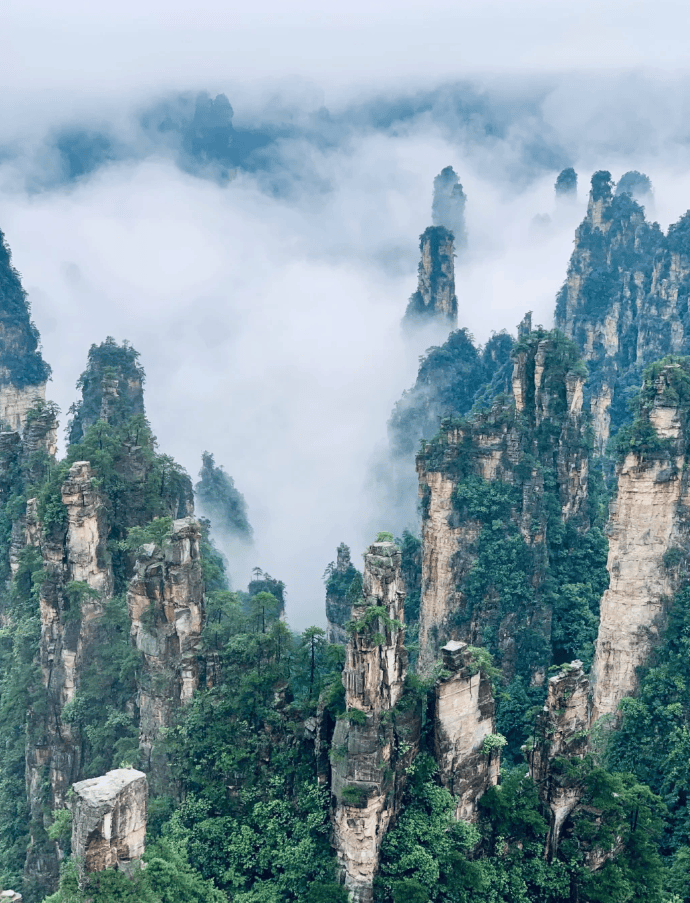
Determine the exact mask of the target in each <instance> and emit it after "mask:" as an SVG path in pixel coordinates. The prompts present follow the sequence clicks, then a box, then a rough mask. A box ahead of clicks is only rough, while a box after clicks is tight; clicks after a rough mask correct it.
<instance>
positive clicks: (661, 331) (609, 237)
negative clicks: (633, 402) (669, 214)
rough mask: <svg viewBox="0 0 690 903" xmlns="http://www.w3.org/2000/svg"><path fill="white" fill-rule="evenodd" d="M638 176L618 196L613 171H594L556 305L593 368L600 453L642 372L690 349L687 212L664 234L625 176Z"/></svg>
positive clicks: (561, 323)
mask: <svg viewBox="0 0 690 903" xmlns="http://www.w3.org/2000/svg"><path fill="white" fill-rule="evenodd" d="M635 175H640V174H635V173H626V176H625V177H623V178H622V179H621V182H620V183H619V187H620V186H621V185H622V186H623V189H624V190H622V191H621V192H620V193H617V194H615V195H614V193H613V185H612V183H611V178H610V175H609V173H607V172H598V173H595V175H594V177H593V178H592V190H591V193H590V199H589V206H588V208H587V215H586V217H585V219H584V221H583V222H582V224H581V225H580V226H579V228H578V230H577V232H576V236H575V249H574V251H573V254H572V257H571V260H570V264H569V267H568V275H567V279H566V282H565V284H564V286H563V288H562V289H561V291H560V293H559V296H558V299H557V306H556V326H557V327H558V328H559V329H562V330H563V332H565V334H566V335H567V336H569V337H570V338H571V339H573V341H574V342H576V344H577V345H578V347H579V349H580V352H581V353H582V356H583V358H584V359H585V361H586V362H587V365H588V368H589V371H590V380H589V382H588V385H587V397H586V399H585V401H586V405H587V406H591V410H592V414H593V426H594V429H595V434H596V442H597V445H598V448H599V449H600V450H603V448H604V447H605V445H606V442H607V441H608V438H609V435H610V434H611V432H612V431H615V430H617V429H618V428H619V427H620V426H621V425H622V423H623V422H624V421H625V419H626V417H627V402H628V401H629V400H630V398H631V397H632V395H633V394H634V393H635V392H636V391H637V389H638V387H639V384H640V381H641V374H642V369H643V368H644V367H645V366H646V365H647V364H649V363H651V362H652V361H654V360H658V359H659V358H661V357H663V356H664V355H665V354H669V353H673V354H687V353H688V351H690V331H689V329H690V313H689V308H688V298H689V297H690V216H689V215H688V214H685V215H684V216H683V217H682V218H681V219H680V220H679V222H678V223H676V224H675V225H672V226H671V227H670V228H669V230H668V233H667V234H666V235H664V234H663V232H662V231H661V230H660V229H659V226H658V225H657V224H656V223H649V222H648V221H647V220H646V218H645V212H644V209H643V207H642V206H640V204H639V203H638V202H637V201H636V200H635V199H634V197H637V198H639V199H641V200H646V201H647V202H648V199H649V196H650V194H649V192H647V193H646V194H644V193H643V194H641V193H640V191H641V189H640V190H638V189H639V186H641V185H642V184H643V183H642V182H640V181H639V180H636V181H635V184H634V185H633V184H632V183H631V184H628V182H630V180H629V179H628V182H626V181H625V179H626V177H628V176H635ZM642 179H646V177H642ZM646 181H647V183H648V181H649V180H646ZM626 186H627V187H626ZM636 186H637V187H636ZM649 191H651V188H650V189H649Z"/></svg>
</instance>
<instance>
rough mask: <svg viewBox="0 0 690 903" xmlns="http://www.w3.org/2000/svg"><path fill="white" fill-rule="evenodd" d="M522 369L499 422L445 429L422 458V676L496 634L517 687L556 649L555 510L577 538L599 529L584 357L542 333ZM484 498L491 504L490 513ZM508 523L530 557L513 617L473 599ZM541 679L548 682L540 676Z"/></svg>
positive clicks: (488, 597) (534, 336)
mask: <svg viewBox="0 0 690 903" xmlns="http://www.w3.org/2000/svg"><path fill="white" fill-rule="evenodd" d="M513 361H514V366H513V374H512V385H511V392H510V395H509V396H499V397H498V398H497V399H496V401H495V402H494V405H493V407H492V409H491V410H490V411H477V412H475V413H474V414H473V415H472V416H471V417H470V418H468V419H466V420H460V421H451V420H447V421H444V422H442V428H441V432H440V434H439V436H438V437H437V438H436V439H434V440H433V441H432V442H430V443H428V444H426V445H425V446H423V449H422V452H421V453H420V455H419V456H418V458H417V472H418V475H419V494H420V497H421V500H422V546H423V562H422V602H421V609H420V626H419V639H420V653H419V667H420V668H421V670H422V671H424V672H426V673H428V672H430V670H431V668H432V666H433V664H434V662H435V661H436V659H437V656H438V653H439V650H440V648H441V646H443V645H444V644H445V643H446V642H447V641H448V640H449V639H455V640H460V641H463V642H466V643H469V644H471V645H475V646H480V645H484V641H483V636H484V634H485V632H486V631H487V630H489V631H490V633H491V635H492V636H493V638H494V640H493V645H492V647H491V651H492V653H494V654H496V655H498V656H499V658H500V660H501V664H502V667H503V669H504V672H505V673H506V675H507V676H510V675H511V674H512V673H513V672H514V670H515V667H516V665H517V662H518V660H519V659H521V660H523V661H524V660H525V655H526V653H525V654H523V653H522V652H521V649H522V648H523V647H524V648H525V649H526V648H527V647H528V646H529V644H530V643H532V642H533V641H535V638H536V637H537V636H539V637H540V638H541V639H540V640H539V642H546V643H547V644H548V643H549V642H550V630H551V612H550V608H549V606H548V604H546V603H545V602H544V601H543V600H542V595H541V593H540V586H541V584H542V582H543V579H544V575H545V573H546V569H547V567H548V561H549V533H548V521H549V516H550V515H549V514H548V511H549V510H552V506H553V505H555V506H556V507H557V509H558V510H559V511H560V523H561V524H564V525H570V526H571V527H572V528H573V529H576V530H578V531H584V530H586V529H587V528H588V526H589V513H588V512H589V509H588V496H587V486H588V468H589V452H588V442H587V436H586V430H587V417H586V415H585V414H583V411H582V403H583V382H584V374H583V372H582V369H581V364H580V363H579V360H578V357H577V353H576V350H575V348H574V346H573V345H572V343H570V342H568V341H567V340H566V339H564V338H563V336H559V334H557V333H555V332H554V333H546V332H545V331H544V330H537V331H535V332H531V333H528V334H526V335H523V337H522V338H521V340H520V342H519V343H518V345H517V346H516V349H515V351H514V354H513ZM491 486H494V487H496V488H495V489H494V490H492V489H491ZM496 492H498V495H496ZM480 496H482V497H483V496H486V497H487V500H486V502H485V503H482V502H480V501H479V497H480ZM489 496H491V497H492V498H493V501H489ZM499 497H500V499H502V500H503V501H499ZM490 512H493V513H490ZM499 513H500V514H501V518H499ZM501 523H502V525H503V526H502V527H501V529H503V530H504V532H505V535H506V537H508V536H509V535H510V536H511V537H513V538H512V540H511V542H513V543H514V544H516V546H517V547H519V548H521V549H523V550H524V551H523V552H522V553H521V554H522V555H523V559H522V560H523V561H524V562H525V564H524V567H523V574H524V585H525V592H524V593H523V594H522V595H523V598H524V599H525V600H526V601H525V602H524V604H523V605H522V606H521V608H520V609H519V610H518V609H515V610H508V611H506V610H505V608H503V606H502V605H501V603H500V598H497V595H499V594H498V591H497V590H496V589H495V588H494V587H492V586H487V588H486V592H485V593H484V594H483V597H482V598H481V599H476V598H475V599H474V601H473V602H472V603H470V601H468V596H467V593H466V590H465V585H466V581H467V579H468V578H469V575H470V574H471V572H472V570H473V568H474V566H475V562H476V561H477V556H478V554H479V542H480V537H481V535H482V531H483V530H484V529H488V530H493V531H495V530H496V529H498V527H497V524H501ZM492 535H493V534H492ZM527 562H529V563H527ZM489 576H490V575H489ZM521 636H522V639H521ZM523 641H524V642H523ZM521 644H523V645H522V646H521ZM532 678H533V679H534V680H537V679H538V675H537V674H536V672H535V673H533V674H532Z"/></svg>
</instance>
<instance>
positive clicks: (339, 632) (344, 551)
mask: <svg viewBox="0 0 690 903" xmlns="http://www.w3.org/2000/svg"><path fill="white" fill-rule="evenodd" d="M326 574H327V575H328V578H327V580H326V618H327V627H326V640H327V641H328V642H329V643H340V644H342V645H345V644H346V643H347V640H348V634H347V630H346V628H345V625H346V624H347V622H348V621H349V620H350V619H351V617H352V592H351V589H352V581H353V580H355V578H360V579H361V575H360V573H359V571H358V570H357V568H356V567H355V566H354V565H353V564H352V560H351V559H350V548H349V546H346V545H345V543H344V542H341V543H340V545H339V546H338V551H337V559H336V561H335V562H331V564H329V565H328V568H327V569H326ZM354 589H357V587H356V586H355V587H354Z"/></svg>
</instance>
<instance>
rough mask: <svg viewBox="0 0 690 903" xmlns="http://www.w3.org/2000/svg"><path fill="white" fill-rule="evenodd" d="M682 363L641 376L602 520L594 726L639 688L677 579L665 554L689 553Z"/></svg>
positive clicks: (668, 364)
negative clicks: (605, 537)
mask: <svg viewBox="0 0 690 903" xmlns="http://www.w3.org/2000/svg"><path fill="white" fill-rule="evenodd" d="M687 369H688V365H687V359H686V360H685V361H684V362H683V361H681V362H673V363H671V362H664V361H662V362H661V363H659V364H657V365H655V366H654V367H653V368H651V371H648V373H647V374H646V377H645V385H644V386H643V389H642V395H641V402H640V408H639V412H638V417H637V419H636V422H635V424H634V425H633V427H632V432H631V439H630V442H629V444H628V447H629V448H630V450H629V451H628V453H627V454H626V455H625V457H624V460H623V461H622V463H621V464H620V465H619V467H618V490H617V494H616V498H615V500H614V501H613V503H612V505H611V512H610V517H609V527H608V532H609V558H608V564H607V567H608V570H609V573H610V575H611V584H610V586H609V589H608V590H607V591H606V592H605V593H604V597H603V599H602V600H601V622H600V626H599V634H598V637H597V643H596V652H595V658H594V664H593V667H592V677H593V684H594V699H593V710H592V716H593V720H596V719H598V718H600V717H601V716H603V715H613V714H615V712H616V710H617V707H618V703H619V702H620V700H621V699H622V698H623V697H624V696H630V695H632V694H633V693H634V692H635V690H636V688H637V684H638V678H637V668H638V667H639V666H640V665H643V664H644V663H645V661H646V660H647V658H648V657H649V653H650V651H651V649H652V648H653V646H654V645H656V644H657V642H658V640H659V633H660V630H661V629H662V628H663V625H664V620H665V614H666V609H667V605H668V601H669V599H670V598H671V597H672V596H673V593H674V592H675V590H676V589H677V587H678V581H679V579H680V576H681V575H680V573H679V569H678V567H677V566H674V564H673V561H672V560H670V557H671V559H672V556H673V555H674V550H675V554H676V555H677V556H678V557H679V558H680V557H682V556H684V554H685V552H686V550H687V549H688V548H690V537H689V528H688V519H687V518H688V514H687V512H688V507H689V505H690V488H689V486H688V476H687V465H688V438H687V437H688V427H687V413H686V410H687V404H688V400H689V397H688V389H687V380H688V376H687Z"/></svg>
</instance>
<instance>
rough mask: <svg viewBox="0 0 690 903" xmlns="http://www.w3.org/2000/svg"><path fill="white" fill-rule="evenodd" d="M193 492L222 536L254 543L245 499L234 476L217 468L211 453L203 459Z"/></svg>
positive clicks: (207, 453)
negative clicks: (236, 484)
mask: <svg viewBox="0 0 690 903" xmlns="http://www.w3.org/2000/svg"><path fill="white" fill-rule="evenodd" d="M194 491H195V492H196V495H197V498H198V500H199V506H200V507H201V509H202V512H203V513H204V514H207V515H208V517H209V518H210V520H211V523H212V524H213V527H214V528H215V529H216V530H217V531H218V533H219V534H220V535H227V536H234V537H237V538H238V539H242V540H244V541H245V542H251V539H252V528H251V525H250V523H249V518H248V515H247V503H246V502H245V500H244V496H243V495H242V493H241V492H240V491H239V490H238V489H237V488H236V487H235V482H234V480H233V479H232V477H231V476H229V475H228V474H227V473H226V472H225V471H224V470H223V468H222V467H219V466H217V465H216V463H215V461H214V460H213V455H212V454H210V453H209V452H204V453H203V455H202V456H201V470H200V471H199V482H198V483H197V484H196V486H195V487H194Z"/></svg>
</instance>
